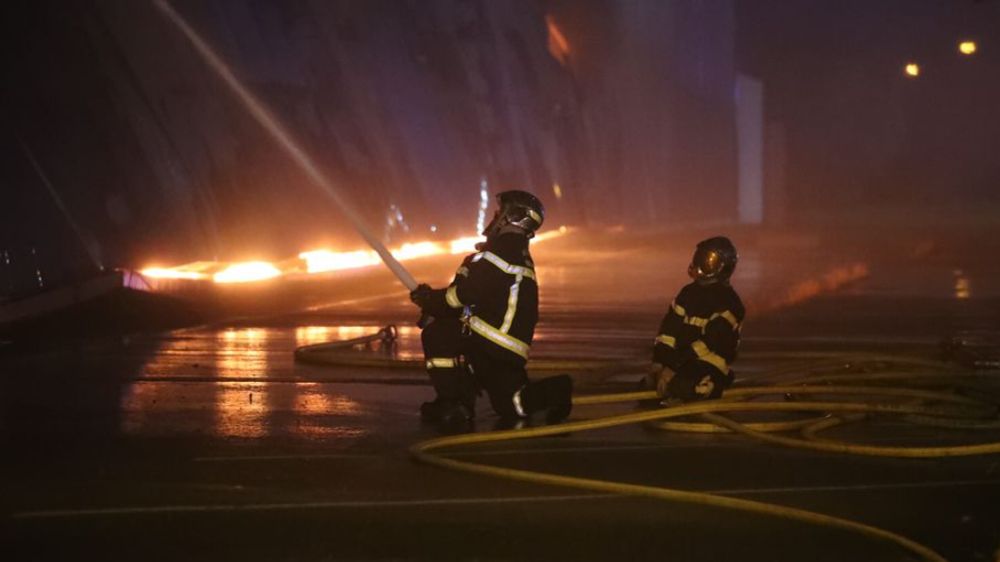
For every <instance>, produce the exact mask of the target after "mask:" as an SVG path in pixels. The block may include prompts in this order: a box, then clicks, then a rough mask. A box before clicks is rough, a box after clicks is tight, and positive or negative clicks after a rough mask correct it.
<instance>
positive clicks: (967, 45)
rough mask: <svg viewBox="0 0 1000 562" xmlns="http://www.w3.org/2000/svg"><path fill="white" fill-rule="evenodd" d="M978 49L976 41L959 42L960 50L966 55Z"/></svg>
mask: <svg viewBox="0 0 1000 562" xmlns="http://www.w3.org/2000/svg"><path fill="white" fill-rule="evenodd" d="M977 49H978V47H977V45H976V42H975V41H962V42H961V43H959V44H958V52H960V53H962V54H963V55H966V56H969V55H973V54H975V53H976V50H977Z"/></svg>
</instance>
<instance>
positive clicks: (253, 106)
mask: <svg viewBox="0 0 1000 562" xmlns="http://www.w3.org/2000/svg"><path fill="white" fill-rule="evenodd" d="M153 5H155V6H156V7H157V8H158V9H159V10H160V11H161V12H163V14H164V16H166V18H167V19H168V20H169V21H170V22H171V23H173V24H174V25H175V26H176V27H177V29H178V30H179V31H180V32H181V33H183V34H184V36H185V37H187V39H188V40H189V41H190V42H191V45H192V46H193V47H194V48H195V50H196V51H198V54H199V55H201V57H202V58H203V59H204V60H205V62H206V63H207V64H208V66H209V67H210V68H211V69H212V70H213V71H215V73H216V74H217V75H218V76H219V78H221V79H222V81H223V82H225V84H226V86H228V87H229V89H230V90H231V91H232V92H233V94H235V95H236V97H237V98H239V100H240V101H241V102H243V105H244V107H246V109H247V111H249V112H250V115H252V116H253V118H254V119H255V120H256V121H257V123H259V124H260V125H261V126H262V127H263V128H264V129H265V130H266V131H267V132H268V133H270V135H271V136H272V137H273V138H274V140H275V141H276V142H277V143H278V145H279V146H281V147H282V148H283V149H284V150H285V152H287V153H288V155H289V156H291V158H292V160H294V161H295V162H296V163H297V164H298V165H299V167H300V168H302V170H303V171H304V172H305V173H306V175H308V176H309V178H310V179H311V180H313V183H315V184H316V185H317V186H318V187H319V188H320V189H322V190H323V191H324V192H325V193H326V194H327V195H328V196H329V197H330V199H332V200H333V202H334V203H335V204H336V205H337V207H339V208H340V210H341V211H343V213H344V215H346V216H347V218H348V219H349V220H350V221H351V225H353V226H354V229H355V230H357V232H358V234H360V235H361V237H362V238H364V239H365V242H367V243H368V245H369V246H371V247H372V249H373V250H375V252H376V253H377V254H378V255H379V257H380V258H382V261H383V262H384V263H385V265H386V266H387V267H388V268H389V269H390V270H391V271H392V272H393V273H394V274H395V275H396V277H397V278H399V280H400V281H401V282H402V283H403V285H405V286H406V288H407V289H409V290H411V291H412V290H413V289H416V288H417V281H416V279H414V278H413V275H411V274H410V272H409V271H407V270H406V268H405V267H403V264H401V263H399V260H397V259H396V258H395V257H393V255H392V254H391V253H390V252H389V250H388V249H387V248H386V247H385V246H384V245H383V244H382V243H381V242H380V241H379V240H378V238H376V237H375V235H374V234H373V233H372V232H371V230H369V229H368V225H366V224H365V223H364V221H363V220H361V215H360V214H359V213H358V212H357V210H356V209H355V208H354V207H353V205H351V203H350V202H349V201H348V200H347V199H346V198H345V197H344V196H343V195H341V193H340V192H339V191H338V190H337V188H336V187H334V185H333V182H331V181H330V180H329V179H328V178H327V177H326V175H325V174H323V172H322V171H320V169H319V167H318V166H316V164H315V163H314V162H313V160H312V158H310V157H309V155H308V154H307V153H306V152H305V150H304V149H303V148H302V147H301V146H300V145H299V143H298V142H296V140H295V139H294V138H293V137H292V135H291V133H290V132H289V131H288V130H286V129H285V127H283V126H282V125H281V123H279V122H278V120H277V118H276V117H275V116H274V115H273V114H272V113H271V112H270V111H269V110H268V109H267V107H265V106H264V104H263V103H261V101H260V100H258V99H257V98H256V97H255V96H254V95H253V94H252V93H250V91H249V90H248V89H247V88H246V86H244V85H243V83H242V82H240V80H239V79H238V78H237V77H236V75H235V74H233V71H232V70H231V69H230V68H229V66H228V65H227V64H226V63H225V62H224V61H223V60H222V59H221V58H219V56H218V55H217V54H216V53H215V51H214V50H213V49H212V47H211V46H209V45H208V43H206V42H205V40H204V39H202V38H201V36H200V35H199V34H198V32H197V31H195V30H194V28H192V27H191V25H190V24H188V22H187V20H185V19H184V18H183V17H182V16H181V15H180V14H178V13H177V12H176V11H175V10H174V8H173V6H171V5H170V3H169V2H167V0H153Z"/></svg>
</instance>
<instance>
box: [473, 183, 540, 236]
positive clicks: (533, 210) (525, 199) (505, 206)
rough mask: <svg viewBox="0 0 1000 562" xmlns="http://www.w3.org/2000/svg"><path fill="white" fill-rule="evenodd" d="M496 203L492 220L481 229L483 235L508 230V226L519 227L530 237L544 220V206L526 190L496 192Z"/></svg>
mask: <svg viewBox="0 0 1000 562" xmlns="http://www.w3.org/2000/svg"><path fill="white" fill-rule="evenodd" d="M497 205H498V208H497V210H496V213H495V214H494V215H493V220H491V221H490V224H488V225H486V228H485V229H483V235H484V236H486V237H487V238H490V237H493V236H496V235H497V234H500V233H501V232H508V231H509V230H510V228H515V229H519V230H520V231H522V232H523V233H524V234H525V235H526V236H527V237H528V238H531V237H532V236H534V235H535V231H536V230H538V228H539V227H541V226H542V222H544V221H545V207H544V206H542V202H541V201H539V200H538V198H537V197H535V196H534V195H532V194H530V193H528V192H527V191H519V190H512V191H503V192H501V193H497Z"/></svg>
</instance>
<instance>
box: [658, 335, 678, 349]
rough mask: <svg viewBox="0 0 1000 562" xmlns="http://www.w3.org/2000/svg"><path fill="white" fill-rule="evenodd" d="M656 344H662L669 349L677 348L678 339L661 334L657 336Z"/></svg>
mask: <svg viewBox="0 0 1000 562" xmlns="http://www.w3.org/2000/svg"><path fill="white" fill-rule="evenodd" d="M656 343H662V344H663V345H665V346H667V347H677V338H675V337H674V336H668V335H665V334H660V335H659V336H656Z"/></svg>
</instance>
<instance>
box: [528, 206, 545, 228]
mask: <svg viewBox="0 0 1000 562" xmlns="http://www.w3.org/2000/svg"><path fill="white" fill-rule="evenodd" d="M527 211H528V216H529V217H531V218H532V219H534V221H535V222H537V223H538V225H539V226H541V225H542V215H539V214H538V213H536V212H535V211H533V210H531V209H527Z"/></svg>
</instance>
